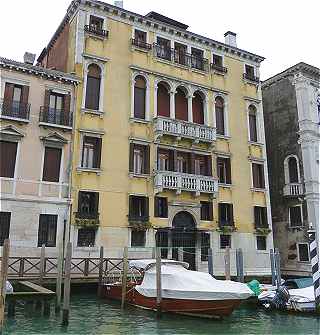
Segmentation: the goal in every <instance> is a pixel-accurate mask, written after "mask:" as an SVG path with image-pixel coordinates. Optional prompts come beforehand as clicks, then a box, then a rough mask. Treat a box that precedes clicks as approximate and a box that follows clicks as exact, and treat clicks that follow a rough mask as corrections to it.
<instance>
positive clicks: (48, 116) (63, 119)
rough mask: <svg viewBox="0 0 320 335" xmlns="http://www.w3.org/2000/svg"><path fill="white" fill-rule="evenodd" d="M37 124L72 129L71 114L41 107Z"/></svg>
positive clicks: (61, 110)
mask: <svg viewBox="0 0 320 335" xmlns="http://www.w3.org/2000/svg"><path fill="white" fill-rule="evenodd" d="M39 122H43V123H50V124H55V125H59V126H65V127H72V113H71V112H69V111H65V110H63V109H55V108H51V107H48V106H41V107H40V115H39Z"/></svg>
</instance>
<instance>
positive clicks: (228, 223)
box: [218, 220, 235, 230]
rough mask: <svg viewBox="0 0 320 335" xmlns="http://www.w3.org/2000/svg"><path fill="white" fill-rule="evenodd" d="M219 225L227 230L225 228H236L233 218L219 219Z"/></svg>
mask: <svg viewBox="0 0 320 335" xmlns="http://www.w3.org/2000/svg"><path fill="white" fill-rule="evenodd" d="M218 226H219V228H220V229H222V230H225V229H229V230H234V229H235V225H234V221H233V220H219V222H218Z"/></svg>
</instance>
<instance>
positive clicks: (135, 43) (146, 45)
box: [131, 38, 152, 50]
mask: <svg viewBox="0 0 320 335" xmlns="http://www.w3.org/2000/svg"><path fill="white" fill-rule="evenodd" d="M131 41H132V45H133V46H135V47H137V48H140V49H145V50H151V49H152V45H151V44H149V43H147V42H145V41H142V40H138V39H136V38H133V39H132V40H131Z"/></svg>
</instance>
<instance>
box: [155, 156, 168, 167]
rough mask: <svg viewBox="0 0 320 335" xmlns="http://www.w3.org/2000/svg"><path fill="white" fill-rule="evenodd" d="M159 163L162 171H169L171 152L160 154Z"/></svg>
mask: <svg viewBox="0 0 320 335" xmlns="http://www.w3.org/2000/svg"><path fill="white" fill-rule="evenodd" d="M158 164H159V170H160V171H168V170H169V154H159V159H158Z"/></svg>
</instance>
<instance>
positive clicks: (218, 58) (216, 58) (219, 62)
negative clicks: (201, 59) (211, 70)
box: [212, 54, 223, 67]
mask: <svg viewBox="0 0 320 335" xmlns="http://www.w3.org/2000/svg"><path fill="white" fill-rule="evenodd" d="M212 64H213V65H215V66H217V67H222V65H223V64H222V56H219V55H215V54H213V55H212Z"/></svg>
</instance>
